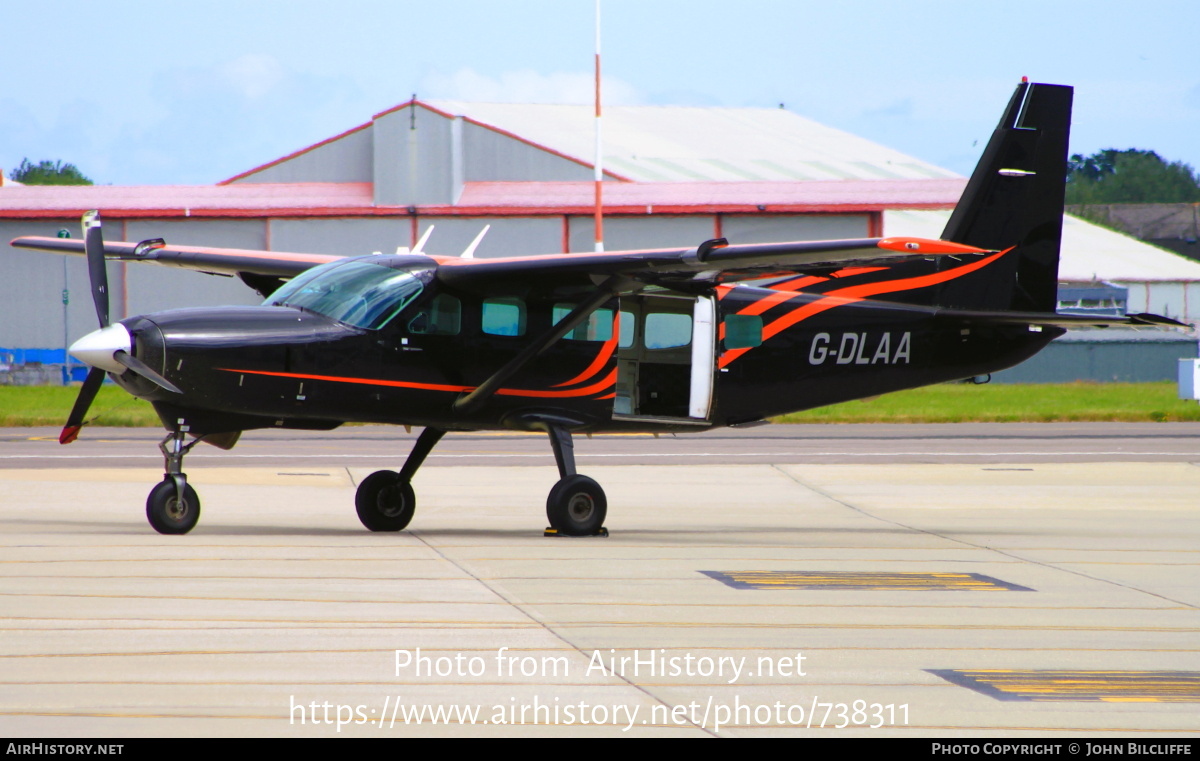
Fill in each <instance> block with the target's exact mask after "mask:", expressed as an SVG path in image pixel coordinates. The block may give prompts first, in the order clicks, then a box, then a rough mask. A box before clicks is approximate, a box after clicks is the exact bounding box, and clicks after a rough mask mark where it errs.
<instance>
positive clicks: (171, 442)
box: [146, 431, 203, 534]
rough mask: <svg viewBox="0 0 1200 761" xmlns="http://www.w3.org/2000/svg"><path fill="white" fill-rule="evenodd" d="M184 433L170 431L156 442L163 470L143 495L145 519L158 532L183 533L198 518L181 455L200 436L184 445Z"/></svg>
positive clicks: (196, 499) (196, 500)
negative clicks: (161, 478) (159, 477)
mask: <svg viewBox="0 0 1200 761" xmlns="http://www.w3.org/2000/svg"><path fill="white" fill-rule="evenodd" d="M185 435H186V434H185V433H184V432H183V431H172V432H171V433H168V434H167V437H166V438H165V439H163V440H162V441H161V442H160V443H159V445H158V448H159V450H160V451H161V452H162V453H163V470H165V471H166V473H165V474H163V480H162V481H160V482H159V483H158V484H157V485H156V486H155V487H154V488H153V489H151V490H150V495H149V496H148V497H146V520H148V521H150V525H151V526H152V527H153V528H154V530H155V531H157V532H158V533H160V534H186V533H187V532H189V531H191V530H192V529H193V528H195V527H196V521H198V520H200V497H199V495H197V494H196V490H195V489H193V488H192V487H191V485H190V484H189V483H188V482H187V474H186V473H184V472H183V456H184V455H186V454H187V453H188V452H190V451H192V447H194V446H196V445H197V444H199V443H200V438H196V439H193V440H192V441H190V442H189V443H187V444H184V443H183V439H184V437H185ZM201 438H203V437H201Z"/></svg>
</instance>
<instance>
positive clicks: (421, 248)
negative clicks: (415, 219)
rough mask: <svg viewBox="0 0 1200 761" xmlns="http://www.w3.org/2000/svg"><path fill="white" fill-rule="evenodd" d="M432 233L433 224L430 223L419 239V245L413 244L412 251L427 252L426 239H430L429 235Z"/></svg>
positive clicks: (415, 252)
mask: <svg viewBox="0 0 1200 761" xmlns="http://www.w3.org/2000/svg"><path fill="white" fill-rule="evenodd" d="M432 234H433V225H430V226H429V227H426V228H425V234H424V235H422V236H421V239H420V240H419V241H417V245H415V246H413V249H412V253H414V254H423V253H425V251H424V248H425V241H427V240H429V236H430V235H432Z"/></svg>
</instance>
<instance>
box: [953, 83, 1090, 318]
mask: <svg viewBox="0 0 1200 761" xmlns="http://www.w3.org/2000/svg"><path fill="white" fill-rule="evenodd" d="M1072 94H1073V89H1072V88H1070V87H1065V86H1062V85H1046V84H1033V83H1030V82H1022V83H1021V84H1020V85H1018V86H1017V91H1016V92H1015V93H1013V96H1012V100H1010V101H1009V104H1008V108H1007V109H1005V111H1004V116H1003V117H1002V118H1001V119H1000V124H999V125H997V127H996V130H995V132H993V133H992V138H991V140H990V141H989V142H988V145H987V148H986V149H985V150H984V152H983V156H982V157H981V158H980V159H979V164H978V165H977V166H976V167H975V172H974V173H973V174H972V175H971V179H970V181H969V182H968V183H967V188H966V190H965V191H963V194H962V198H960V199H959V202H958V206H956V207H955V209H954V213H953V214H952V215H951V217H950V221H949V222H948V223H947V224H946V229H945V230H944V231H943V232H942V239H943V240H948V241H953V242H955V243H964V244H967V245H970V246H977V247H979V248H987V249H999V250H1003V249H1008V248H1012V247H1014V246H1015V250H1013V251H1011V252H1009V253H1008V254H1006V255H1005V256H1003V257H1001V258H1000V259H999V260H997V261H996V262H995V263H994V264H992V265H991V266H989V267H985V268H984V269H983V270H980V272H979V275H980V276H982V277H969V278H961V279H954V280H951V281H948V282H946V283H945V284H944V285H942V286H941V287H940V288H939V289H938V292H937V293H936V294H933V303H934V304H935V305H937V306H945V307H955V308H968V309H983V310H1005V311H1009V310H1011V311H1022V312H1053V311H1054V310H1055V305H1056V303H1057V291H1058V255H1059V246H1060V243H1061V241H1062V215H1063V198H1064V195H1065V193H1066V178H1067V141H1068V138H1069V135H1070V131H1071V98H1072ZM941 266H942V267H949V266H953V264H952V263H949V262H946V263H944V264H942V265H941Z"/></svg>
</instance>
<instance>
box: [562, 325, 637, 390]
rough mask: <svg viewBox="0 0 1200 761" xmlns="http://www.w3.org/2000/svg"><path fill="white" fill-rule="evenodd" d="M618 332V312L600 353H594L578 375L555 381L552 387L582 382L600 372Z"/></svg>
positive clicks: (613, 348)
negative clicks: (585, 367)
mask: <svg viewBox="0 0 1200 761" xmlns="http://www.w3.org/2000/svg"><path fill="white" fill-rule="evenodd" d="M620 334H621V313H620V312H618V313H617V314H614V315H613V327H612V338H610V339H608V340H607V341H605V342H604V343H603V344H602V345H601V346H600V353H599V354H597V355H596V358H595V359H594V360H592V364H590V365H588V366H587V369H586V370H584V371H583V372H581V373H580V374H579V375H576V376H575V377H574V378H572V379H571V380H569V381H564V382H562V383H555V384H554V388H560V387H562V386H574V385H575V384H576V383H583V382H584V381H585V380H587V379H588V378H590V377H592V376H593V375H595V374H596V373H598V372H600V368H602V367H604V365H605V363H607V362H608V360H609V358H610V357H611V356H612V353H613V352H614V351H616V349H617V338H619V337H620Z"/></svg>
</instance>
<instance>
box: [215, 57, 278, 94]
mask: <svg viewBox="0 0 1200 761" xmlns="http://www.w3.org/2000/svg"><path fill="white" fill-rule="evenodd" d="M220 73H221V76H222V77H224V78H225V80H226V81H227V82H228V83H229V84H230V85H232V86H233V87H234V88H235V89H236V90H237V91H238V92H240V93H241V94H242V95H243V96H244V97H245V98H247V99H248V100H258V99H259V98H261V97H263V96H264V95H266V94H267V93H269V92H270V91H271V90H272V89H274V88H275V87H276V85H278V84H279V83H280V82H282V81H283V80H284V77H285V76H286V72H285V71H284V68H283V64H281V63H279V60H278V59H277V58H275V56H271V55H267V54H265V53H247V54H246V55H243V56H240V57H238V58H236V59H234V60H232V61H230V62H229V63H227V64H225V65H223V66H221V67H220Z"/></svg>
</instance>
